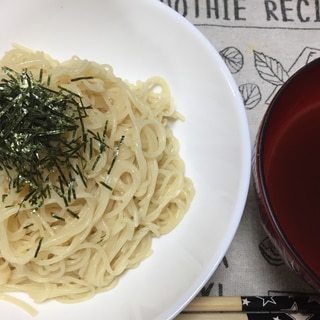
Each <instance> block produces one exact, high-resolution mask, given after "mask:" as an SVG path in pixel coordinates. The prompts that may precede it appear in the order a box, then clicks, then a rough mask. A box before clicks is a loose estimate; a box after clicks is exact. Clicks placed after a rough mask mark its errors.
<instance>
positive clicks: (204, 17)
mask: <svg viewBox="0 0 320 320" xmlns="http://www.w3.org/2000/svg"><path fill="white" fill-rule="evenodd" d="M161 2H163V3H165V4H166V5H168V6H170V7H171V8H172V9H173V10H176V11H178V12H179V13H180V14H181V15H183V16H184V17H185V18H186V19H188V20H189V21H190V22H192V23H193V24H194V25H195V26H196V27H197V28H198V29H199V30H200V31H201V32H202V33H203V34H204V35H205V36H206V37H207V38H208V39H209V41H210V42H211V43H212V44H213V46H214V47H215V48H216V50H217V51H219V52H220V54H221V56H222V57H223V58H224V60H225V62H226V63H227V65H228V66H229V69H230V71H231V72H232V74H233V76H234V78H235V80H236V83H237V85H238V86H239V90H240V92H241V93H242V96H243V99H244V102H245V108H246V113H247V116H248V121H249V125H250V131H251V138H252V144H253V142H254V139H255V135H256V132H257V129H258V126H259V124H260V121H261V119H262V116H263V114H264V112H265V110H266V108H267V107H268V103H269V102H270V99H271V98H272V97H273V95H274V93H275V91H276V90H277V89H278V88H279V86H280V85H281V84H282V83H283V82H284V81H285V80H286V79H287V77H288V76H290V75H292V74H293V72H294V71H296V70H297V69H299V68H300V67H301V66H303V65H304V64H306V63H307V62H309V61H311V60H313V59H314V58H317V57H319V56H320V0H183V1H182V0H171V1H170V0H161ZM258 60H259V61H260V63H257V61H258ZM253 191H254V190H253V186H252V183H251V187H250V190H249V195H248V200H247V205H246V208H245V211H244V215H243V218H242V221H241V224H240V226H239V229H238V232H237V234H236V236H235V238H234V240H233V242H232V244H231V246H230V248H229V250H228V252H227V253H226V256H225V259H224V260H223V262H222V263H221V265H220V266H219V268H218V269H217V271H216V272H215V274H214V275H213V276H212V278H211V279H210V281H209V282H208V283H207V284H206V286H205V287H204V288H203V290H202V291H201V294H202V295H226V296H232V295H242V296H244V295H268V294H279V293H286V294H287V293H312V292H313V291H312V290H311V289H310V287H309V286H307V285H306V284H304V282H303V281H301V280H300V278H298V277H297V276H296V275H295V274H294V273H293V272H291V271H290V270H289V269H288V267H287V266H285V265H284V264H283V262H282V260H281V258H280V257H279V256H278V254H277V252H276V251H275V250H274V248H273V247H272V245H271V243H270V241H269V239H268V238H267V236H266V234H265V232H264V230H263V228H262V227H261V225H260V221H259V215H258V208H257V203H256V200H255V196H254V192H253Z"/></svg>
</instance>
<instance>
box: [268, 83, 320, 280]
mask: <svg viewBox="0 0 320 320" xmlns="http://www.w3.org/2000/svg"><path fill="white" fill-rule="evenodd" d="M319 90H320V83H319ZM280 127H281V128H280V129H279V130H278V137H277V138H276V137H274V140H273V142H272V146H271V145H270V148H269V152H270V153H269V155H268V158H267V159H268V160H267V161H266V162H265V165H264V173H265V181H266V185H267V190H268V196H269V199H270V200H271V203H272V209H273V212H275V213H276V218H275V219H276V221H277V222H278V224H279V227H280V229H282V231H283V233H284V234H285V237H286V240H287V242H288V243H289V244H291V246H292V247H293V248H294V249H295V250H296V252H297V254H298V256H300V258H301V259H302V260H303V261H304V262H305V263H306V264H307V265H308V266H309V268H310V269H311V270H312V271H313V272H314V273H315V274H316V275H317V276H318V277H320V104H319V105H315V106H309V107H307V108H305V110H302V111H301V112H298V113H297V114H296V116H295V117H293V118H292V119H290V121H286V123H285V124H282V125H281V126H280ZM280 132H281V134H279V133H280ZM270 168H272V169H270Z"/></svg>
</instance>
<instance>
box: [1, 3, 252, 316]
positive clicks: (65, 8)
mask: <svg viewBox="0 0 320 320" xmlns="http://www.w3.org/2000/svg"><path fill="white" fill-rule="evenodd" d="M0 12H1V19H0V39H1V41H0V55H2V54H3V53H4V52H5V51H6V50H8V49H10V48H11V43H13V42H16V43H19V44H22V45H24V46H27V47H30V48H32V49H36V50H44V51H46V52H48V53H49V54H50V55H52V56H53V57H54V58H57V59H59V60H65V59H68V58H70V57H71V56H72V55H74V54H75V55H78V56H80V57H81V58H87V59H90V60H95V61H98V62H101V63H109V64H111V65H112V66H113V67H114V71H115V73H116V74H117V75H119V76H121V77H123V78H125V79H128V80H130V81H136V80H139V79H140V80H144V79H146V78H147V77H149V76H152V75H160V76H163V77H164V78H166V79H167V81H168V82H169V85H170V87H171V89H172V93H173V96H174V99H175V103H176V106H177V108H178V110H179V111H180V112H181V113H182V114H183V115H185V117H186V121H185V122H183V123H182V122H181V123H178V124H176V125H175V126H174V132H175V134H176V135H177V136H178V138H179V140H180V144H181V154H182V156H183V158H184V159H185V162H186V167H187V174H188V176H190V177H191V178H192V179H193V181H194V183H195V187H196V197H195V199H194V201H193V203H192V206H191V209H190V211H189V212H188V213H187V215H186V216H185V218H184V220H183V221H182V222H181V224H180V225H179V226H178V227H177V228H176V229H175V230H174V231H173V232H171V233H170V234H168V235H166V236H164V237H161V238H160V239H156V240H155V241H154V242H153V249H154V254H153V255H152V256H151V257H150V258H148V259H147V260H145V261H144V262H143V263H142V264H141V265H140V266H139V267H138V268H137V269H134V270H130V271H129V272H127V273H126V274H125V275H124V276H123V277H122V279H121V281H120V283H119V285H118V286H117V287H116V288H115V289H114V290H112V291H110V292H106V293H104V294H99V295H97V296H96V297H95V298H93V299H91V300H90V301H87V302H83V303H79V304H72V305H63V304H60V303H57V302H54V301H53V302H48V303H44V304H41V305H35V304H33V303H32V301H31V300H30V299H29V298H28V297H27V296H25V295H23V294H16V295H15V296H18V297H21V298H22V299H23V300H25V301H27V302H30V303H31V304H32V305H33V306H35V308H36V309H38V311H39V314H38V315H37V316H36V318H35V319H36V320H40V319H41V320H42V319H45V320H50V319H52V320H53V319H54V320H56V319H59V320H65V319H68V320H69V319H78V320H84V319H95V320H99V319H113V320H118V319H119V320H120V319H121V320H123V319H126V320H128V319H139V320H150V319H154V320H155V319H170V318H173V317H174V316H175V315H177V313H178V312H179V311H181V309H182V308H183V307H184V306H185V305H186V304H187V303H188V302H189V301H190V300H191V299H192V298H193V297H194V296H195V295H196V294H197V292H199V290H200V289H201V288H202V286H203V285H204V284H205V283H206V281H207V280H208V278H209V277H210V275H211V274H212V273H213V272H214V271H215V269H216V268H217V266H218V265H219V263H220V261H221V260H222V258H223V256H224V254H225V252H226V251H227V249H228V247H229V245H230V243H231V241H232V239H233V237H234V234H235V232H236V229H237V227H238V224H239V222H240V218H241V216H242V212H243V208H244V205H245V200H246V197H247V191H248V185H249V177H250V149H251V144H250V141H249V139H250V138H249V130H248V124H247V119H246V116H245V110H244V107H243V105H242V100H241V98H240V95H239V93H238V90H237V86H236V85H235V83H234V81H233V78H232V77H231V75H230V73H229V71H228V70H227V68H226V66H225V65H224V63H223V62H222V60H221V58H220V56H219V54H218V53H217V51H216V50H215V49H214V48H213V47H212V46H211V44H210V43H209V42H208V41H207V40H206V39H205V38H204V37H203V36H202V34H201V33H200V32H199V31H198V30H196V28H195V27H193V26H192V25H191V24H190V23H188V22H187V21H186V20H185V19H184V18H183V17H181V16H180V15H178V14H177V13H176V12H175V11H173V10H172V9H170V8H168V7H167V6H165V5H163V4H162V3H161V2H160V1H158V0H130V1H128V0H90V1H79V0H49V1H42V0H28V1H25V0H2V1H1V3H0ZM0 310H1V318H3V319H6V320H10V319H14V320H16V319H31V317H30V316H29V315H28V314H26V313H25V312H24V311H23V310H21V309H19V308H17V307H16V306H14V305H11V304H9V303H6V302H3V301H0Z"/></svg>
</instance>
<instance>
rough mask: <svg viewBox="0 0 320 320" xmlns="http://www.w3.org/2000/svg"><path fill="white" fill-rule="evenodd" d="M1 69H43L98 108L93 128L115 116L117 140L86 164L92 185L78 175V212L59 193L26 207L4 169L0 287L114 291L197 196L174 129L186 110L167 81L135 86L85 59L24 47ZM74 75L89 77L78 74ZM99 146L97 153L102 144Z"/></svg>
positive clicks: (42, 294) (46, 293)
mask: <svg viewBox="0 0 320 320" xmlns="http://www.w3.org/2000/svg"><path fill="white" fill-rule="evenodd" d="M0 66H7V67H9V68H12V69H13V70H15V71H17V72H20V71H21V70H23V69H25V68H27V69H28V70H30V72H32V74H33V75H34V76H35V77H36V76H37V75H38V74H39V70H40V69H43V71H44V75H43V78H45V77H48V76H50V77H51V81H50V86H51V87H52V88H53V89H57V88H58V87H59V86H63V87H64V88H67V89H68V90H70V91H72V92H74V93H76V94H78V95H79V96H81V97H82V100H83V102H84V104H85V105H90V106H91V107H92V108H91V109H88V111H87V112H88V115H89V116H88V117H86V118H85V119H84V125H85V127H86V129H89V130H91V131H92V132H101V131H102V130H103V127H104V126H105V123H106V121H108V128H107V133H106V136H107V139H108V144H109V146H111V148H110V150H108V151H106V152H104V153H102V154H101V158H100V159H99V161H98V163H97V166H96V167H95V169H94V170H90V168H91V167H92V166H91V165H90V163H88V165H87V166H86V169H85V172H84V174H85V175H86V177H87V186H84V183H83V181H82V180H81V179H80V177H79V176H76V181H75V186H76V193H77V198H76V199H75V200H73V201H72V202H71V203H70V204H69V206H68V208H69V209H71V210H72V211H73V212H77V214H78V216H79V218H78V219H76V218H75V217H73V216H72V215H70V214H68V212H67V207H66V205H65V203H64V201H63V199H62V198H61V197H60V196H59V195H58V194H56V193H55V192H51V197H50V198H48V199H46V202H45V203H44V204H43V205H42V206H41V207H40V208H39V210H38V211H36V213H34V212H33V211H32V208H31V207H30V206H28V205H26V206H23V207H21V208H18V204H19V203H21V197H22V195H21V194H20V193H17V192H16V191H15V190H14V189H10V188H9V187H8V177H7V175H6V172H5V170H2V171H0V194H7V195H8V196H7V197H5V198H4V197H3V199H2V202H0V291H1V292H13V291H22V292H26V293H28V294H29V295H30V296H31V297H32V298H33V299H34V301H36V302H42V301H44V300H47V299H52V298H53V299H57V300H59V301H62V302H76V301H82V300H85V299H89V298H91V297H92V296H93V295H95V294H96V293H97V292H101V291H105V290H110V289H111V288H113V287H114V286H115V285H116V284H117V282H118V279H119V277H120V276H121V275H122V274H123V273H124V272H125V271H126V270H127V269H129V268H134V267H136V266H137V265H139V263H140V262H141V261H142V260H143V259H145V258H146V257H148V256H149V255H150V254H151V242H152V238H153V237H159V236H161V235H162V234H165V233H167V232H170V231H171V230H172V229H173V228H175V227H176V226H177V224H178V223H179V221H180V220H181V219H182V218H183V216H184V214H185V213H186V211H187V210H188V208H189V206H190V202H191V201H192V198H193V196H194V188H193V184H192V182H191V180H190V179H188V178H187V177H185V168H184V162H183V161H182V159H181V158H180V156H179V153H178V151H179V150H178V149H179V144H178V141H177V140H176V138H175V137H174V136H173V134H172V132H171V129H170V128H169V126H168V122H169V121H171V120H175V119H178V118H179V117H180V116H179V114H178V113H177V112H176V111H175V108H174V106H173V103H172V97H171V94H170V91H169V88H168V85H167V84H166V82H165V81H164V80H163V79H161V78H159V77H154V78H150V79H148V80H147V81H145V82H137V83H136V84H135V85H131V84H128V83H126V82H124V81H122V80H121V79H119V78H118V77H116V76H115V75H114V74H113V70H112V68H111V67H110V66H109V65H101V64H98V63H95V62H91V61H87V60H81V59H79V58H78V57H73V58H72V59H70V60H68V61H66V62H63V63H60V62H58V61H56V60H54V59H52V58H51V57H50V56H48V55H47V54H45V53H43V52H33V51H31V50H28V49H25V48H22V47H18V46H16V47H14V48H13V49H12V50H11V51H9V52H7V53H6V54H5V56H4V57H3V58H2V60H1V61H0ZM1 77H4V74H2V75H1ZM86 77H87V79H86ZM75 78H82V80H79V81H71V79H75ZM122 136H124V137H125V138H124V140H123V143H122V145H121V149H120V152H119V154H118V157H117V160H116V162H115V164H114V167H113V169H112V172H111V173H108V172H107V171H108V168H109V167H110V161H111V158H112V155H113V154H114V150H115V148H116V147H117V146H118V144H119V140H120V138H121V137H122ZM93 148H95V150H96V153H98V151H97V150H98V149H99V146H98V144H97V145H95V144H94V145H93ZM84 158H86V159H87V161H88V162H90V161H94V159H92V160H91V159H90V158H89V157H86V155H84ZM101 181H103V182H104V183H105V185H108V186H110V187H111V188H112V190H111V188H110V189H109V188H106V187H105V186H104V185H103V184H101ZM55 216H59V217H62V218H63V220H60V219H57V218H55ZM39 239H42V241H41V247H40V248H38V246H39ZM37 248H38V249H39V252H38V253H37V255H35V252H36V250H37Z"/></svg>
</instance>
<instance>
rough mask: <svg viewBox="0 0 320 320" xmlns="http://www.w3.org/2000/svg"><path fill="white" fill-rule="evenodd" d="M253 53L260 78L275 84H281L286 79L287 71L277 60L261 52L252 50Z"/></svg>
mask: <svg viewBox="0 0 320 320" xmlns="http://www.w3.org/2000/svg"><path fill="white" fill-rule="evenodd" d="M253 53H254V63H255V67H256V69H257V71H258V73H259V75H260V77H261V78H262V79H264V80H266V81H267V82H269V83H271V84H273V85H275V86H279V85H283V84H284V83H285V82H286V81H287V80H288V78H289V75H288V72H287V71H286V70H285V69H284V68H283V66H282V64H281V63H280V62H279V61H278V60H276V59H274V58H272V57H268V56H267V55H265V54H264V53H262V52H257V51H254V52H253Z"/></svg>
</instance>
